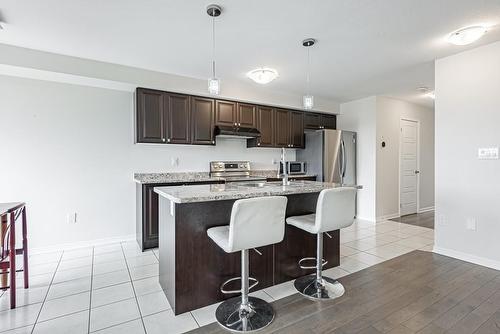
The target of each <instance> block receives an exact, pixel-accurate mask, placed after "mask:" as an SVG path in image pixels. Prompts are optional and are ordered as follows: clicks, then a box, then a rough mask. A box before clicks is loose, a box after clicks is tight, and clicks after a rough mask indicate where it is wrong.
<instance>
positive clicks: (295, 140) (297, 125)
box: [290, 111, 304, 148]
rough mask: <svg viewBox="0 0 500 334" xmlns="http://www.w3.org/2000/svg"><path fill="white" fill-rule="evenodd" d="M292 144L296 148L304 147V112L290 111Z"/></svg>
mask: <svg viewBox="0 0 500 334" xmlns="http://www.w3.org/2000/svg"><path fill="white" fill-rule="evenodd" d="M290 144H291V147H294V148H304V113H302V112H299V111H292V112H290Z"/></svg>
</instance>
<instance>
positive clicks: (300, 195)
mask: <svg viewBox="0 0 500 334" xmlns="http://www.w3.org/2000/svg"><path fill="white" fill-rule="evenodd" d="M336 187H340V185H338V184H332V183H323V182H314V181H293V182H290V184H289V185H286V186H283V185H282V183H281V182H252V183H228V184H210V185H190V186H174V187H156V188H155V192H156V193H157V194H158V195H159V198H160V203H159V254H160V256H159V262H160V264H159V265H160V278H159V279H160V285H161V286H162V288H163V290H164V292H165V294H166V296H167V299H168V301H169V302H170V305H171V306H172V309H173V310H174V313H175V314H181V313H184V312H187V311H191V310H194V309H197V308H200V307H203V306H206V305H210V304H213V303H216V302H218V301H221V300H223V299H226V298H229V297H234V295H224V294H222V293H221V292H220V286H221V284H222V283H223V282H224V281H226V280H227V279H229V278H233V277H239V275H240V253H233V254H227V253H225V252H224V251H223V250H221V249H220V248H219V247H218V246H217V245H216V244H215V243H214V242H213V241H212V240H210V239H209V238H208V236H207V234H206V231H207V229H209V228H211V227H214V226H220V225H227V224H229V220H230V216H231V209H232V206H233V203H234V201H235V200H237V199H241V198H252V197H262V196H277V195H281V196H286V197H287V198H288V204H287V209H286V216H287V217H289V216H295V215H303V214H310V213H314V212H315V210H316V201H317V198H318V195H319V193H320V191H321V190H323V189H329V188H336ZM262 233H263V234H264V233H266V231H262ZM339 234H340V233H339V231H333V232H331V233H330V235H331V236H332V238H328V237H326V238H325V242H324V258H325V260H327V261H328V264H327V265H325V267H324V268H325V269H326V268H331V267H336V266H338V265H339V262H340V251H339V248H340V240H339ZM315 251H316V236H315V235H312V234H309V233H307V232H304V231H302V230H299V229H297V228H295V227H293V226H287V227H286V230H285V237H284V240H283V241H282V242H281V243H279V244H275V245H269V246H265V247H261V248H259V249H257V250H256V251H253V250H251V251H250V276H251V277H255V278H256V279H257V280H258V281H259V282H260V283H259V285H258V286H257V287H256V289H255V290H258V289H262V288H266V287H269V286H272V285H275V284H279V283H283V282H286V281H289V280H291V279H294V278H297V277H300V276H303V275H307V274H309V273H312V272H313V271H314V270H303V269H300V268H299V266H298V261H299V260H300V259H301V258H304V257H311V256H314V254H315ZM234 288H238V287H237V286H235V287H234ZM255 290H254V291H255Z"/></svg>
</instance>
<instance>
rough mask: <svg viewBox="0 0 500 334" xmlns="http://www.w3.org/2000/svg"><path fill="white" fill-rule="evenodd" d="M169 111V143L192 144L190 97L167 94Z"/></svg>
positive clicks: (167, 108) (165, 98)
mask: <svg viewBox="0 0 500 334" xmlns="http://www.w3.org/2000/svg"><path fill="white" fill-rule="evenodd" d="M164 101H165V102H166V107H165V110H166V111H167V115H168V116H167V130H168V131H167V143H170V144H190V143H191V129H190V126H189V124H190V121H189V115H190V113H191V111H190V99H189V96H187V95H180V94H165V97H164Z"/></svg>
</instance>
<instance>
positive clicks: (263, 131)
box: [247, 106, 275, 147]
mask: <svg viewBox="0 0 500 334" xmlns="http://www.w3.org/2000/svg"><path fill="white" fill-rule="evenodd" d="M256 109H257V112H256V116H257V126H256V127H257V130H259V132H260V137H259V138H252V139H248V141H247V146H248V147H274V146H275V141H274V138H275V137H274V135H275V131H274V128H275V127H274V116H275V110H274V108H272V107H263V106H259V107H257V108H256Z"/></svg>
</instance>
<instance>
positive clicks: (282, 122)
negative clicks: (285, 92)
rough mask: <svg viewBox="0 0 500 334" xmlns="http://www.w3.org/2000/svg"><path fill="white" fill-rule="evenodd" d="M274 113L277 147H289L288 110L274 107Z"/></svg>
mask: <svg viewBox="0 0 500 334" xmlns="http://www.w3.org/2000/svg"><path fill="white" fill-rule="evenodd" d="M275 115H276V116H275V122H276V123H275V126H274V135H275V144H276V146H277V147H290V112H289V111H288V110H284V109H276V112H275Z"/></svg>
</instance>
